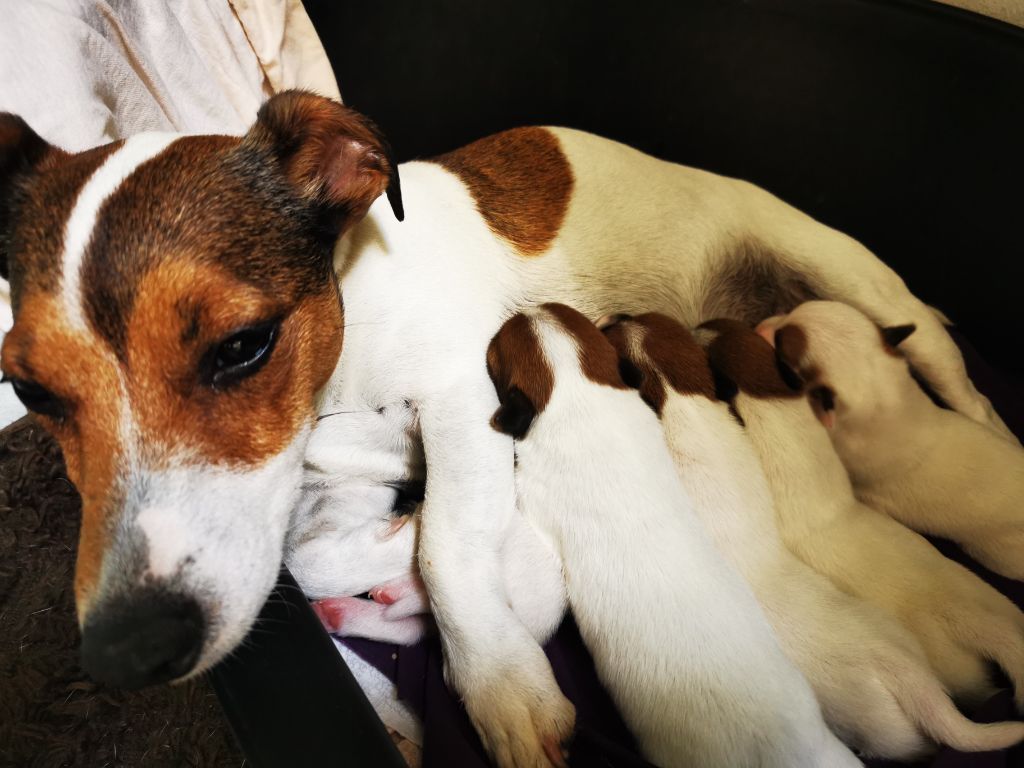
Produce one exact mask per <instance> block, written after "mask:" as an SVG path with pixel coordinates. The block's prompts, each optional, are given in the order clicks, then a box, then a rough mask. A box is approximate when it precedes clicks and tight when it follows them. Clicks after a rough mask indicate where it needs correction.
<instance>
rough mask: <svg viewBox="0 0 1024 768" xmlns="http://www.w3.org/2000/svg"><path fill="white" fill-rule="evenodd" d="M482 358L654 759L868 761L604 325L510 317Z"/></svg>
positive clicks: (608, 663)
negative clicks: (684, 471)
mask: <svg viewBox="0 0 1024 768" xmlns="http://www.w3.org/2000/svg"><path fill="white" fill-rule="evenodd" d="M487 368H488V372H489V373H490V375H491V378H492V380H493V382H494V384H495V389H496V390H497V394H498V399H499V401H500V406H499V408H498V410H497V411H496V412H495V414H494V417H493V419H492V425H493V426H494V427H495V428H496V429H498V430H499V431H502V432H505V433H507V434H510V435H512V436H513V437H514V438H515V439H516V492H517V497H518V504H519V508H520V509H521V511H522V513H523V514H524V515H525V516H526V517H527V518H528V519H529V520H531V521H532V522H533V524H534V525H535V526H536V527H537V529H538V530H539V531H540V532H541V535H542V536H546V537H547V538H548V539H550V541H551V542H552V544H553V546H554V547H555V549H556V550H557V552H558V554H559V556H560V557H561V560H562V563H563V568H564V572H565V580H566V586H567V591H568V596H569V604H570V606H571V607H572V610H573V613H574V615H575V617H576V621H577V623H578V625H579V628H580V633H581V634H582V636H583V639H584V640H585V642H586V644H587V647H588V648H589V650H590V652H591V654H592V655H593V657H594V662H595V665H596V667H597V671H598V674H599V676H600V677H601V679H602V681H603V682H604V684H605V686H606V687H607V688H608V690H609V692H610V693H611V695H612V697H613V699H614V700H615V702H616V704H617V705H618V707H619V709H620V711H621V713H622V716H623V718H624V720H625V721H626V723H627V724H628V725H629V726H630V728H631V729H632V731H633V733H634V734H635V736H636V737H637V741H638V742H639V744H640V747H641V749H642V751H643V753H644V755H645V756H646V757H647V758H648V759H649V760H651V761H653V762H655V763H657V764H658V765H661V766H664V767H665V768H670V767H671V766H704V767H706V768H708V767H714V766H721V767H722V768H743V767H744V766H763V767H764V768H770V767H771V766H778V768H783V766H784V767H785V768H798V767H799V766H806V767H807V768H811V766H814V767H815V768H819V767H820V766H856V765H860V763H859V761H858V760H857V758H856V757H854V755H853V754H852V753H851V752H850V751H849V750H848V749H847V748H846V747H845V746H843V745H842V743H841V742H840V741H839V740H838V739H837V738H836V737H835V735H834V734H832V733H831V732H830V731H829V730H828V728H827V727H826V725H825V723H824V721H823V719H822V716H821V711H820V709H819V707H818V703H817V702H816V701H815V698H814V694H813V692H812V691H811V689H810V686H809V685H808V684H807V681H806V680H805V679H804V677H803V676H802V675H801V674H800V672H799V671H798V670H797V669H796V668H795V667H794V666H793V664H792V663H791V662H790V661H789V659H787V658H786V656H785V655H784V654H783V652H782V651H781V649H780V648H779V646H778V644H777V641H776V639H775V636H774V634H773V632H772V630H771V627H770V626H769V625H768V622H767V621H766V620H765V618H764V614H763V613H762V612H761V609H760V607H759V606H758V604H757V601H756V600H755V599H754V596H753V594H751V592H750V590H749V588H748V587H747V585H746V584H745V583H744V582H743V580H742V578H740V576H739V574H738V573H736V571H735V570H733V568H732V567H731V566H729V565H728V564H727V563H726V562H725V561H724V560H723V559H722V558H721V556H720V555H719V554H718V553H717V552H716V551H715V548H714V546H713V544H712V542H711V541H710V539H709V538H708V536H707V534H706V532H705V531H704V530H703V528H702V526H701V525H700V522H699V520H698V519H697V517H696V515H695V514H694V512H693V505H692V502H691V500H690V498H689V496H688V495H687V494H686V493H685V492H684V491H683V489H682V488H681V486H680V484H679V480H678V478H677V477H676V473H675V468H674V467H673V465H672V461H671V458H670V457H669V455H668V452H667V451H666V449H665V444H664V441H663V439H662V433H661V428H660V426H659V424H658V420H657V418H656V416H655V415H654V414H653V413H652V412H651V410H650V409H649V408H647V407H646V406H645V405H644V404H643V402H641V400H640V398H638V397H637V396H636V393H634V392H632V391H630V390H629V388H628V387H626V386H625V384H623V382H622V380H621V378H620V376H619V372H618V359H617V356H616V354H615V350H614V349H613V348H612V346H611V345H610V344H609V343H608V341H607V340H606V339H605V338H604V337H603V336H602V335H601V333H600V332H599V331H598V330H597V328H595V327H594V325H593V324H591V323H590V322H589V321H588V320H587V319H586V318H585V317H584V316H583V315H581V314H579V313H578V312H576V311H575V310H572V309H569V308H568V307H566V306H564V305H558V304H546V305H543V306H542V307H541V308H540V309H537V310H533V311H530V312H528V313H521V314H518V315H515V316H514V317H513V318H512V319H510V320H509V321H508V322H506V323H505V324H504V326H502V328H501V330H500V331H499V332H498V334H497V335H496V336H495V337H494V339H493V340H492V341H491V344H490V346H489V348H488V352H487ZM545 746H548V747H549V751H550V745H545ZM495 752H496V754H498V755H500V754H501V752H502V750H501V749H500V747H499V748H496V749H495Z"/></svg>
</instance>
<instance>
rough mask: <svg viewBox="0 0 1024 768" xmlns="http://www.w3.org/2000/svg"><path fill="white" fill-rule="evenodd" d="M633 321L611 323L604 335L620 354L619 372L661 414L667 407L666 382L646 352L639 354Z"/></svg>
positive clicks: (628, 384)
mask: <svg viewBox="0 0 1024 768" xmlns="http://www.w3.org/2000/svg"><path fill="white" fill-rule="evenodd" d="M631 323H632V321H631V320H628V321H625V322H617V323H615V324H614V325H609V326H608V327H606V328H605V329H604V330H603V333H604V337H605V338H606V339H608V342H609V343H610V344H611V345H612V347H613V348H614V349H615V352H616V353H617V354H618V356H619V374H620V376H622V379H623V382H624V383H625V384H626V385H627V386H633V387H635V388H636V390H637V391H638V392H639V393H640V397H641V398H642V399H643V401H644V402H645V403H647V404H648V405H649V406H650V407H651V409H652V410H653V411H654V412H655V413H656V414H658V416H661V412H662V410H663V409H664V407H665V383H664V382H663V381H662V378H661V376H659V375H658V371H657V370H656V368H655V367H654V365H653V364H652V363H651V361H650V360H648V359H647V356H646V354H644V353H643V352H641V353H640V354H637V351H636V347H635V346H634V339H633V338H632V337H633V336H634V335H635V333H636V331H637V330H638V328H637V327H636V326H635V325H634V324H631ZM623 363H625V364H626V365H628V366H632V367H631V368H626V369H625V371H626V372H628V373H630V374H632V375H633V376H634V377H637V378H638V380H637V381H630V380H629V378H627V376H626V372H624V369H623Z"/></svg>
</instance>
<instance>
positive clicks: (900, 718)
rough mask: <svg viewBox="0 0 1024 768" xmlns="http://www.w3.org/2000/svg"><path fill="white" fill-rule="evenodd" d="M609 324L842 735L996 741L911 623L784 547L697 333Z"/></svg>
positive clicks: (714, 534) (887, 749) (758, 472)
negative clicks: (949, 686) (982, 729)
mask: <svg viewBox="0 0 1024 768" xmlns="http://www.w3.org/2000/svg"><path fill="white" fill-rule="evenodd" d="M604 330H605V333H606V334H607V335H608V337H609V339H610V340H611V341H612V343H613V344H614V345H615V347H616V349H617V350H618V352H619V355H620V357H623V358H625V359H626V360H628V361H629V363H630V364H631V365H632V366H634V368H635V370H636V375H637V377H638V379H639V380H638V382H637V385H638V386H639V387H640V390H641V392H646V393H647V396H648V401H649V402H650V403H651V404H652V405H653V406H654V407H655V409H656V410H658V411H660V416H661V423H662V427H663V429H664V433H665V440H666V442H667V444H668V447H669V451H670V453H671V455H672V458H673V461H674V463H675V467H676V470H677V472H678V474H679V478H680V480H681V482H682V484H683V487H684V489H685V490H686V491H687V492H688V493H689V495H690V497H691V499H692V500H693V503H694V510H695V511H696V513H697V515H698V516H699V517H700V520H701V522H702V523H703V524H704V526H705V528H706V529H707V530H708V532H709V533H710V535H711V538H712V539H713V541H714V543H715V545H716V546H717V547H718V549H719V551H720V552H721V553H722V554H723V555H724V556H725V557H726V559H727V560H728V561H729V562H730V563H731V564H732V565H733V566H735V567H736V568H737V569H738V570H739V571H740V573H742V575H743V576H744V577H745V578H746V580H747V581H748V583H749V584H750V585H751V587H752V588H753V590H754V594H755V595H756V596H757V599H758V601H759V602H760V603H761V605H762V607H763V608H764V611H765V614H766V616H767V617H768V620H769V622H770V623H771V625H772V627H773V628H774V629H775V632H776V634H777V635H778V638H779V642H780V644H781V646H782V649H783V651H785V652H786V653H787V654H788V655H789V657H790V658H791V659H793V661H794V663H795V664H796V665H797V667H798V668H799V669H800V670H801V671H802V672H803V673H804V674H805V675H806V676H807V679H808V681H809V682H810V684H811V686H812V688H813V689H814V691H815V694H816V695H817V697H818V701H819V702H820V703H821V708H822V713H823V714H824V716H825V720H826V722H827V723H828V724H829V726H830V727H831V728H832V729H833V730H834V731H835V732H836V733H837V734H838V735H839V736H840V737H841V738H842V739H843V741H844V742H846V743H847V744H849V745H850V746H852V747H854V748H855V749H857V750H858V751H859V752H861V753H863V754H866V755H873V756H882V757H887V758H890V759H897V760H912V759H916V758H919V757H921V756H922V755H923V754H925V753H927V752H929V751H931V750H932V749H933V748H934V741H938V742H939V743H942V744H949V745H952V746H954V747H956V748H959V749H976V748H978V746H979V745H983V746H987V745H988V744H989V743H991V742H989V741H988V736H987V735H982V738H981V740H979V739H978V736H979V732H978V729H977V726H975V724H973V723H971V722H970V721H968V720H966V719H965V718H964V717H963V716H962V715H960V713H959V712H957V710H956V708H955V707H954V706H953V703H952V702H951V701H950V700H949V698H948V696H947V695H946V693H945V691H944V690H943V689H942V687H941V685H940V684H939V682H938V681H937V680H936V679H935V676H934V674H933V673H932V671H931V669H930V668H929V667H928V665H927V661H926V659H925V658H924V652H923V650H922V649H921V646H920V644H919V643H918V641H917V640H916V639H915V638H914V637H913V635H911V634H910V632H909V631H908V630H906V629H905V628H903V627H902V626H901V625H900V624H898V623H897V622H896V621H895V620H894V619H893V618H892V617H891V616H889V615H888V614H886V613H885V612H883V611H882V610H880V609H879V608H877V607H875V606H873V605H871V604H869V603H867V602H865V601H863V600H861V599H859V598H856V597H853V596H852V595H849V594H847V593H845V592H842V591H840V590H839V589H837V588H836V586H835V585H834V584H833V583H832V582H831V581H829V580H828V579H827V578H825V577H824V576H822V575H821V574H819V573H817V572H816V571H814V570H812V569H811V568H810V567H809V566H808V565H806V564H805V563H804V562H802V561H801V560H799V559H798V558H797V557H796V556H794V555H793V554H792V553H791V552H790V551H789V550H788V549H787V548H786V547H785V545H784V544H783V541H782V539H781V537H780V535H779V529H778V523H777V522H776V519H775V511H774V507H773V502H772V496H771V491H770V489H769V487H768V482H767V480H766V478H765V475H764V471H763V470H762V468H761V462H760V459H759V458H758V455H757V452H756V451H755V449H754V446H753V444H752V443H751V441H750V438H749V437H748V436H747V435H746V434H745V432H744V429H743V427H742V426H741V425H740V424H739V422H738V421H737V419H736V418H735V417H734V416H733V415H732V414H731V413H730V411H729V407H728V405H727V404H726V403H725V402H721V401H716V400H714V399H713V398H714V395H715V392H714V384H713V379H712V374H711V371H710V370H708V363H707V359H706V357H705V355H704V353H703V350H702V349H701V348H700V347H699V346H698V344H697V342H696V341H695V340H694V338H693V337H692V336H691V335H690V334H689V333H688V332H687V331H686V330H685V329H684V328H682V327H681V326H679V325H678V324H677V323H675V322H674V321H672V320H670V319H669V318H666V317H663V316H656V315H654V316H652V315H642V316H639V317H637V318H633V319H629V320H625V321H620V322H617V323H616V324H615V325H613V326H610V327H606V328H605V329H604ZM651 379H653V381H651ZM933 740H934V741H933Z"/></svg>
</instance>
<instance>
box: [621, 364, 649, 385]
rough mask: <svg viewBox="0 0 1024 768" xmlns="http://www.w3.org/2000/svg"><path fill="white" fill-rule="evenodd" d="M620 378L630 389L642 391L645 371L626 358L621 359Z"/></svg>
mask: <svg viewBox="0 0 1024 768" xmlns="http://www.w3.org/2000/svg"><path fill="white" fill-rule="evenodd" d="M619 377H620V378H621V379H622V383H623V384H625V385H626V386H627V387H629V388H630V389H640V387H641V386H642V385H643V383H644V374H643V371H641V370H640V369H639V368H637V367H636V365H635V364H634V363H633V361H632V360H630V359H629V358H626V357H620V358H619Z"/></svg>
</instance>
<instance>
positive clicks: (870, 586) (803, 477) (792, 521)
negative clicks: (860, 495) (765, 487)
mask: <svg viewBox="0 0 1024 768" xmlns="http://www.w3.org/2000/svg"><path fill="white" fill-rule="evenodd" d="M735 405H736V408H737V410H738V411H739V413H740V415H741V416H742V417H743V419H744V421H745V422H746V425H747V433H748V434H749V435H750V436H751V439H752V440H753V442H754V444H755V446H756V448H757V450H758V454H759V455H760V457H761V460H762V463H763V466H764V469H765V473H766V476H767V478H768V482H769V485H770V487H771V490H772V494H773V497H774V500H775V509H776V513H777V519H778V522H779V528H780V531H781V533H782V537H783V540H784V541H785V543H786V545H787V546H788V547H789V548H790V549H791V550H792V551H793V552H794V553H795V554H796V555H797V556H798V557H800V558H801V559H802V560H804V562H806V563H807V564H808V565H810V566H811V567H812V568H814V569H815V570H817V571H819V572H820V573H822V574H824V575H825V576H828V577H829V578H830V579H832V581H834V582H835V583H836V584H837V586H839V587H840V588H841V589H843V590H844V591H846V592H849V593H850V594H853V595H856V596H858V597H861V598H863V599H865V600H868V601H869V602H871V603H873V604H875V605H877V606H879V607H881V608H883V609H884V610H886V611H887V612H888V613H889V614H890V615H892V616H894V617H896V618H898V619H899V620H900V621H901V622H902V623H903V624H904V625H905V626H906V627H907V628H908V629H910V630H911V631H912V632H913V633H914V635H915V636H916V637H917V639H918V640H919V641H920V642H921V645H922V646H923V648H924V650H925V653H926V654H927V657H928V660H929V662H930V663H931V665H932V667H933V668H934V669H935V670H936V672H937V674H938V676H939V678H940V679H941V680H942V681H943V683H944V684H945V685H946V686H947V687H948V688H949V690H951V691H952V692H953V694H954V695H956V696H960V697H962V698H964V699H965V700H973V701H978V700H981V699H984V698H985V697H987V696H988V695H989V694H991V693H992V686H991V683H990V682H989V679H988V674H987V670H986V667H985V661H986V659H989V658H991V659H995V660H997V661H998V662H999V663H1000V664H1001V665H1002V666H1003V668H1004V669H1005V670H1006V672H1007V673H1008V674H1009V675H1010V677H1011V679H1013V680H1014V681H1015V683H1016V686H1017V690H1018V694H1019V692H1020V690H1021V683H1022V682H1024V617H1021V615H1020V612H1019V611H1017V609H1016V608H1015V607H1014V606H1013V604H1012V603H1010V601H1009V600H1007V599H1006V598H1005V597H1003V596H1002V595H1001V594H999V593H998V592H996V590H994V589H993V588H992V587H990V586H989V585H987V584H985V583H984V582H983V581H981V580H980V579H978V578H977V577H976V576H974V575H973V574H972V573H970V572H969V571H968V570H967V569H965V568H963V567H962V566H960V565H958V564H956V563H954V562H952V561H950V560H947V559H946V558H945V557H943V556H942V555H941V554H939V552H938V551H936V550H935V549H934V548H933V547H932V546H931V545H930V544H929V543H928V542H927V541H925V540H924V539H923V538H922V537H921V536H919V535H918V534H916V533H914V532H913V531H910V530H908V529H907V528H904V527H903V526H902V525H900V524H899V523H897V522H895V521H894V520H892V519H890V518H889V517H886V516H884V515H881V514H879V513H877V512H875V511H874V510H872V509H870V508H868V507H866V506H864V505H863V504H861V503H860V502H858V501H857V500H856V499H855V498H854V496H853V491H852V488H851V487H850V482H849V480H848V478H847V476H846V471H845V470H844V468H843V465H842V463H841V462H840V461H839V457H838V456H836V454H835V451H834V450H833V449H832V446H831V444H830V442H829V439H828V435H827V434H826V432H825V429H824V427H822V426H821V424H819V423H818V420H817V419H816V418H815V416H814V414H813V412H812V411H811V407H810V404H809V403H808V402H807V400H806V399H804V398H791V399H774V400H759V399H757V398H754V397H751V396H749V395H747V394H744V393H742V392H741V393H740V394H739V395H738V396H737V398H736V402H735ZM1012 733H1013V734H1014V738H1013V739H1012V740H1009V741H1003V742H1001V746H1007V745H1008V744H1010V743H1014V742H1015V741H1017V740H1019V738H1020V737H1021V736H1024V725H1021V726H1020V729H1019V730H1017V731H1013V732H1012ZM961 748H963V747H961ZM974 748H975V749H977V748H979V747H977V746H976V747H974ZM985 748H987V749H993V748H996V747H994V746H992V745H991V743H990V744H989V746H986V747H985Z"/></svg>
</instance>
